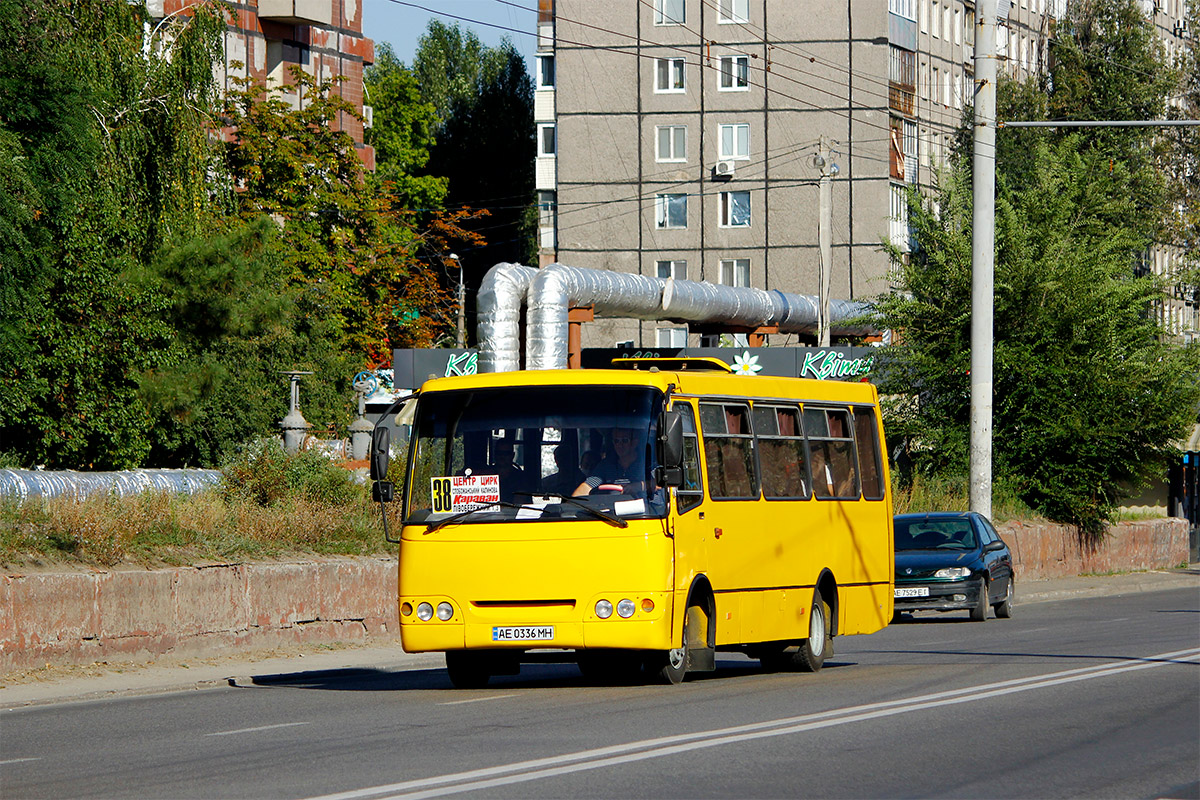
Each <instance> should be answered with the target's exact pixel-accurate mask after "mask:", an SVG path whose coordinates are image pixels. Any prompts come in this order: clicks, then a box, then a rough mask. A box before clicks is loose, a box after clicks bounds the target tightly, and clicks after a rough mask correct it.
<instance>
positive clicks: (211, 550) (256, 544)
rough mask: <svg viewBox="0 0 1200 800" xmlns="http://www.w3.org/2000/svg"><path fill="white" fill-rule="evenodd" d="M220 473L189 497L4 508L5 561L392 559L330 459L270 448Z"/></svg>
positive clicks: (0, 528)
mask: <svg viewBox="0 0 1200 800" xmlns="http://www.w3.org/2000/svg"><path fill="white" fill-rule="evenodd" d="M222 473H223V479H222V481H221V483H220V484H219V485H218V486H217V487H215V488H213V489H211V490H209V491H206V492H203V493H200V494H197V495H191V496H181V495H172V494H169V493H166V492H149V493H145V494H141V495H136V496H132V497H113V496H93V497H89V498H86V499H83V500H75V499H72V498H64V497H57V498H47V499H44V500H41V501H30V502H25V503H18V502H17V501H16V500H15V499H12V498H5V499H0V562H2V563H3V564H4V565H5V566H9V565H34V566H36V565H43V564H44V565H48V566H49V565H70V564H75V565H80V566H101V567H111V566H116V565H118V564H123V563H125V564H138V565H144V566H156V565H173V566H177V565H184V564H194V563H204V562H212V561H248V560H255V559H274V558H280V557H286V556H296V555H371V554H377V553H384V552H388V545H387V543H386V542H385V541H384V538H383V526H382V522H381V520H380V513H379V506H378V504H376V503H372V502H371V501H370V496H369V493H368V491H367V488H366V487H365V486H362V485H361V484H358V483H355V482H354V480H353V478H352V476H351V475H350V473H349V472H347V471H346V470H345V469H342V468H340V467H338V466H336V465H334V464H332V463H331V462H330V461H329V460H328V459H326V458H325V457H324V456H320V455H317V454H309V453H302V454H300V455H298V456H289V455H287V454H285V453H284V452H283V450H282V448H279V447H277V446H273V445H270V444H264V445H259V446H257V447H255V448H251V449H249V450H248V451H247V452H246V453H243V454H242V455H241V456H239V457H238V458H237V459H235V460H233V461H231V462H230V463H229V464H227V465H225V467H223V468H222ZM392 511H397V509H392Z"/></svg>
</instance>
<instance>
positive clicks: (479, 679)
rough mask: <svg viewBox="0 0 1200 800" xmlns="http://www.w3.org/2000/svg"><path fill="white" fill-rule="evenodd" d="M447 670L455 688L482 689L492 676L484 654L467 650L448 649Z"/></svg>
mask: <svg viewBox="0 0 1200 800" xmlns="http://www.w3.org/2000/svg"><path fill="white" fill-rule="evenodd" d="M446 672H448V673H450V683H452V684H454V688H455V689H482V688H483V687H485V686H487V684H488V681H489V680H490V679H491V677H492V676H491V673H490V671H489V670H488V666H487V662H486V661H485V660H484V658H483V656H481V655H480V654H479V653H471V652H468V651H466V650H447V651H446Z"/></svg>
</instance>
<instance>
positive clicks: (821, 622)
mask: <svg viewBox="0 0 1200 800" xmlns="http://www.w3.org/2000/svg"><path fill="white" fill-rule="evenodd" d="M832 653H833V637H832V636H831V635H830V633H829V604H828V603H826V602H825V598H823V597H821V594H820V592H816V593H814V594H813V605H812V613H811V614H809V617H808V638H807V639H805V640H804V641H803V642H801V643H800V649H799V650H797V651H796V654H795V655H794V656H793V657H792V658H793V660H794V661H795V664H796V668H797V669H799V670H800V671H801V672H816V671H817V670H819V669H820V668H821V665H822V664H824V663H825V659H826V658H828V657H829V656H830V655H832Z"/></svg>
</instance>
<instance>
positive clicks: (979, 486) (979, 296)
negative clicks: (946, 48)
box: [969, 0, 998, 517]
mask: <svg viewBox="0 0 1200 800" xmlns="http://www.w3.org/2000/svg"><path fill="white" fill-rule="evenodd" d="M976 8H977V11H978V13H977V15H976V18H975V136H974V145H975V155H974V162H973V164H972V169H973V181H974V214H973V218H972V228H971V230H972V236H971V459H970V473H971V480H970V490H969V498H970V504H971V510H972V511H977V512H979V513H980V514H983V515H985V516H987V517H991V515H992V351H993V335H994V332H993V328H992V325H993V315H994V310H993V303H994V299H995V298H994V292H995V287H994V280H995V260H996V229H995V221H996V25H997V22H998V20H997V19H996V0H979V3H978V5H977V6H976Z"/></svg>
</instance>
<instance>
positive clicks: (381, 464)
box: [371, 425, 392, 481]
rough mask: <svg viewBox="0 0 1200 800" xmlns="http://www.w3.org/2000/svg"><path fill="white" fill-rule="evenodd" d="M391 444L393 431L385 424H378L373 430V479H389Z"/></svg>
mask: <svg viewBox="0 0 1200 800" xmlns="http://www.w3.org/2000/svg"><path fill="white" fill-rule="evenodd" d="M391 445H392V432H391V431H390V430H388V428H387V426H385V425H377V426H376V427H375V430H373V431H371V480H373V481H386V480H387V473H388V459H389V458H390V456H391V453H390V450H391Z"/></svg>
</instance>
